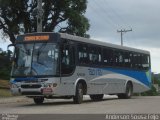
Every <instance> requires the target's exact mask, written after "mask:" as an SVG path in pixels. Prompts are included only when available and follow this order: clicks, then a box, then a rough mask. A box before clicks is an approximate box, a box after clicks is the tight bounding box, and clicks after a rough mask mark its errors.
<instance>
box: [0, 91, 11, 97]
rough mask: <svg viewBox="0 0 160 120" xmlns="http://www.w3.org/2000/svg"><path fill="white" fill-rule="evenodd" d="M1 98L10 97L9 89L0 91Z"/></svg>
mask: <svg viewBox="0 0 160 120" xmlns="http://www.w3.org/2000/svg"><path fill="white" fill-rule="evenodd" d="M3 97H12V95H11V92H10V90H9V89H0V98H3Z"/></svg>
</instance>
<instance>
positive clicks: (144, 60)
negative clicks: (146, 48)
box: [142, 55, 150, 70]
mask: <svg viewBox="0 0 160 120" xmlns="http://www.w3.org/2000/svg"><path fill="white" fill-rule="evenodd" d="M149 64H150V59H149V56H148V55H142V68H143V70H148V69H149V67H150V65H149Z"/></svg>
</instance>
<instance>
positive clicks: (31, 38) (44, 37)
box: [24, 35, 49, 41]
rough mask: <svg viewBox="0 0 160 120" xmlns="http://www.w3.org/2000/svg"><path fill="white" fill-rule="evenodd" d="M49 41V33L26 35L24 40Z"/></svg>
mask: <svg viewBox="0 0 160 120" xmlns="http://www.w3.org/2000/svg"><path fill="white" fill-rule="evenodd" d="M45 40H46V41H47V40H49V35H39V36H25V37H24V41H45Z"/></svg>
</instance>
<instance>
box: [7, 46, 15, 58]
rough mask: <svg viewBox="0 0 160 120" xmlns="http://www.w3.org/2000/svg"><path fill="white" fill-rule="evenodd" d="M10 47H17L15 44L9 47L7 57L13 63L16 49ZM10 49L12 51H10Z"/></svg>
mask: <svg viewBox="0 0 160 120" xmlns="http://www.w3.org/2000/svg"><path fill="white" fill-rule="evenodd" d="M10 47H15V44H10V45H8V47H7V56H8V59H10V60H11V61H13V59H14V58H13V49H14V48H10ZM9 48H10V49H9Z"/></svg>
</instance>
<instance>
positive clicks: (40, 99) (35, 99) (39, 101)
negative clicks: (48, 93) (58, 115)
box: [33, 97, 44, 105]
mask: <svg viewBox="0 0 160 120" xmlns="http://www.w3.org/2000/svg"><path fill="white" fill-rule="evenodd" d="M33 100H34V103H35V104H38V105H39V104H42V103H43V101H44V97H35V98H33Z"/></svg>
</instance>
